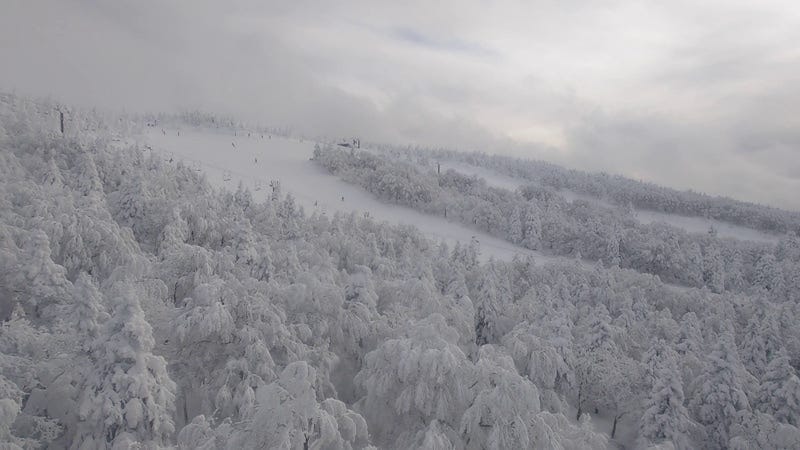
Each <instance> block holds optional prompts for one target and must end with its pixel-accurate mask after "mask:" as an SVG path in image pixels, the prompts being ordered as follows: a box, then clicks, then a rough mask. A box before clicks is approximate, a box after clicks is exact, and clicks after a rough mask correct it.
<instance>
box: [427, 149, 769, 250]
mask: <svg viewBox="0 0 800 450" xmlns="http://www.w3.org/2000/svg"><path fill="white" fill-rule="evenodd" d="M437 163H438V164H439V166H440V168H441V170H455V171H456V172H459V173H463V174H465V175H470V176H472V175H474V176H476V177H478V178H482V179H483V180H485V181H486V183H487V184H488V185H489V186H494V187H498V188H502V189H509V190H512V191H513V190H515V189H518V188H519V187H521V186H524V185H526V184H528V183H529V182H528V181H527V180H523V179H521V178H515V177H511V176H508V175H504V174H502V173H498V172H497V171H494V170H492V169H487V168H485V167H478V166H473V165H470V164H466V163H463V162H459V161H448V160H444V161H431V162H429V165H428V166H427V167H426V168H427V169H431V168H435V166H436V164H437ZM556 192H558V193H559V194H560V195H561V196H563V197H564V198H565V199H566V200H568V201H575V200H585V201H587V202H590V203H593V204H596V205H599V206H603V207H607V208H616V206H614V205H612V204H611V203H608V202H605V201H603V200H602V199H599V198H596V197H592V196H589V195H584V194H579V193H576V192H573V191H570V190H569V189H559V190H557V191H556ZM634 212H635V214H634V217H635V218H636V219H637V220H638V221H639V223H643V224H647V223H665V224H667V225H671V226H673V227H676V228H680V229H682V230H685V231H687V232H689V233H706V232H708V231H709V229H711V228H712V227H713V228H714V229H715V230H716V232H717V234H718V235H719V236H720V237H726V238H733V239H740V240H746V241H755V242H768V243H776V242H778V240H779V239H780V236H777V235H775V234H769V233H765V232H763V231H759V230H754V229H752V228H746V227H743V226H739V225H734V224H730V223H726V222H722V221H719V220H714V219H708V218H704V217H687V216H682V215H679V214H669V213H663V212H658V211H650V210H646V209H636V208H634Z"/></svg>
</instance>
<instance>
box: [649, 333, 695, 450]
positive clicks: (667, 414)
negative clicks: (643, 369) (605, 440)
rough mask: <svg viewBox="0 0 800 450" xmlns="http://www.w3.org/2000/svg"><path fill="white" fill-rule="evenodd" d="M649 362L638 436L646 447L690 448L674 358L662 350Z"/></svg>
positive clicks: (687, 416)
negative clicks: (649, 374) (649, 383)
mask: <svg viewBox="0 0 800 450" xmlns="http://www.w3.org/2000/svg"><path fill="white" fill-rule="evenodd" d="M653 359H654V360H655V361H654V364H653V366H654V367H653V368H652V375H653V382H652V387H651V388H650V393H649V395H648V396H647V398H646V400H645V402H644V405H643V408H644V412H643V414H642V416H641V418H640V419H639V436H640V438H641V439H642V440H643V441H644V442H645V443H648V444H662V443H665V442H668V443H671V444H672V446H673V447H674V448H675V449H676V450H682V449H690V448H692V443H691V441H690V439H689V436H690V427H691V419H690V418H689V411H688V410H687V409H686V407H685V406H684V400H685V398H684V395H683V386H682V379H681V373H680V370H679V369H678V361H677V359H678V355H677V354H676V353H675V352H674V351H673V350H671V349H669V348H668V347H662V349H661V351H660V352H658V354H657V355H654V356H653Z"/></svg>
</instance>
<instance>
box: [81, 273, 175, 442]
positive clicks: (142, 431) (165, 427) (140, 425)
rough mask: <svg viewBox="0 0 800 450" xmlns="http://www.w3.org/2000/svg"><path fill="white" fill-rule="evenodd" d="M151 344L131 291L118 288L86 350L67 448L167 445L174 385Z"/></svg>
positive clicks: (130, 289)
mask: <svg viewBox="0 0 800 450" xmlns="http://www.w3.org/2000/svg"><path fill="white" fill-rule="evenodd" d="M154 345H155V342H154V340H153V336H152V329H151V327H150V325H149V324H148V323H147V321H146V320H145V317H144V313H143V311H142V309H141V307H140V306H139V299H138V298H137V292H136V289H135V288H134V287H133V286H122V287H120V297H119V298H118V299H117V300H116V307H115V308H114V310H113V314H112V319H111V320H110V321H109V322H108V324H107V325H106V326H105V327H104V328H103V330H102V332H101V333H100V334H99V336H98V339H97V341H96V343H95V348H94V349H93V350H92V362H93V365H94V367H93V369H92V371H91V373H90V374H89V375H88V377H87V379H86V380H85V384H84V387H83V392H82V394H81V398H80V401H79V405H78V410H77V411H78V416H79V419H80V421H79V422H78V429H77V431H76V434H75V437H74V440H73V441H72V447H73V448H76V449H90V448H106V447H107V446H112V447H113V446H114V445H117V444H118V443H121V442H139V443H141V444H142V445H151V446H152V445H166V444H167V443H169V441H170V439H171V436H172V433H173V432H174V431H175V428H174V425H173V419H172V413H173V410H174V399H175V383H174V382H173V381H172V380H171V379H170V377H169V374H168V373H167V364H166V361H165V360H164V358H162V357H160V356H156V355H154V354H153V353H152V351H153V347H154Z"/></svg>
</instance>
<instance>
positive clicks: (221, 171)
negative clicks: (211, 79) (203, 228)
mask: <svg viewBox="0 0 800 450" xmlns="http://www.w3.org/2000/svg"><path fill="white" fill-rule="evenodd" d="M142 139H143V142H141V143H142V144H144V145H147V146H149V147H150V148H151V149H152V151H155V152H159V153H160V154H162V155H163V156H164V158H165V159H166V160H169V159H173V161H174V162H177V161H181V160H182V161H184V163H185V164H187V165H189V166H192V167H195V169H196V170H198V171H201V170H202V171H203V172H204V173H205V174H206V175H207V178H208V181H209V182H210V183H212V184H213V185H216V186H220V187H225V188H229V189H236V187H237V186H238V184H239V182H242V183H244V184H245V185H246V186H248V187H249V188H250V190H251V191H252V193H253V197H254V198H255V199H256V200H259V201H261V200H264V199H266V198H268V197H269V196H270V193H271V189H270V187H269V183H270V182H271V181H273V180H277V181H279V182H280V184H281V189H282V191H283V192H286V193H291V194H292V195H293V196H294V198H295V200H296V201H297V203H298V204H299V205H301V206H302V207H303V208H304V209H305V211H306V212H307V213H310V212H312V211H314V210H318V211H320V212H323V213H325V214H333V213H335V212H342V213H351V212H356V213H358V214H368V215H369V216H370V217H371V218H373V219H376V220H380V221H386V222H389V223H393V224H405V225H413V226H415V227H417V228H418V229H419V230H420V231H421V232H422V233H423V234H425V235H426V236H428V237H429V238H431V239H432V240H434V241H437V242H446V243H447V244H448V245H450V246H452V245H454V244H455V243H456V242H460V243H461V244H468V243H469V242H470V241H472V239H476V240H477V241H478V242H479V244H480V253H481V258H483V259H484V260H486V259H488V258H489V257H494V258H495V259H499V260H505V261H508V260H511V259H512V258H513V257H514V255H516V254H519V255H533V256H534V257H535V258H536V260H537V262H539V263H543V262H549V261H554V260H565V259H564V258H559V257H552V256H546V255H543V254H541V253H538V252H534V251H532V250H528V249H525V248H522V247H518V246H516V245H514V244H511V243H509V242H506V241H505V240H502V239H498V238H496V237H494V236H491V235H489V234H486V233H483V232H480V231H477V230H473V229H470V228H468V227H465V226H463V225H460V224H457V223H453V222H449V221H447V220H446V219H444V218H440V217H435V216H431V215H427V214H423V213H420V212H417V211H415V210H413V209H410V208H406V207H403V206H398V205H391V204H387V203H383V202H381V201H379V200H378V199H377V198H375V197H374V196H373V195H372V194H370V193H368V192H366V191H364V190H362V189H361V188H359V187H358V186H355V185H352V184H349V183H347V182H345V181H342V180H341V179H339V178H338V177H336V176H334V175H331V174H329V173H327V172H326V171H325V170H324V169H323V168H322V167H319V166H318V165H317V164H315V163H314V162H312V161H310V158H311V156H312V153H313V150H314V144H315V143H314V142H313V141H302V140H298V139H286V138H279V137H276V136H272V137H269V136H268V135H264V137H263V138H262V137H261V135H260V134H255V133H253V134H252V135H251V136H250V137H248V135H247V132H244V133H242V132H238V133H237V135H236V136H235V135H234V134H233V133H230V132H224V131H217V130H206V129H181V130H180V135H178V130H175V129H166V130H164V133H162V131H161V129H157V130H156V129H148V130H147V131H146V132H145V133H144V135H143V136H142Z"/></svg>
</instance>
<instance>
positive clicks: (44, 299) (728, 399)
mask: <svg viewBox="0 0 800 450" xmlns="http://www.w3.org/2000/svg"><path fill="white" fill-rule="evenodd" d="M53 111H55V105H52V104H50V103H48V102H46V101H32V100H28V99H24V98H19V97H15V96H9V95H6V96H2V97H0V193H1V194H0V202H1V204H0V447H2V448H9V449H15V448H25V449H28V448H72V449H107V448H114V449H127V448H148V449H150V448H178V449H218V448H219V449H224V448H228V449H272V448H282V449H342V450H344V449H365V448H388V449H416V448H423V449H485V448H486V449H523V448H537V449H585V448H605V447H606V446H614V445H618V443H619V442H622V440H621V438H620V435H621V434H625V435H626V442H628V443H629V444H630V445H631V446H633V447H635V448H642V449H693V448H732V449H750V448H800V428H798V426H800V423H798V422H800V379H798V376H797V370H798V369H800V328H798V327H797V322H798V318H800V303H799V302H800V298H798V297H799V296H800V287H798V285H797V284H793V283H797V281H796V280H795V279H794V274H796V273H798V270H797V269H798V267H800V240H798V238H797V237H796V236H793V235H790V236H787V237H786V238H784V239H783V240H782V241H781V242H780V243H779V244H778V245H766V244H755V243H744V242H737V241H733V240H725V239H720V238H718V237H716V236H712V235H702V236H699V235H691V234H688V233H684V232H682V231H680V230H676V229H672V228H669V227H665V226H656V225H653V226H640V225H636V224H634V223H633V222H632V221H630V220H629V219H628V218H627V217H626V216H625V215H624V214H621V213H620V211H604V210H602V209H601V208H599V207H596V206H593V205H591V204H587V203H580V202H576V203H573V204H570V203H567V202H564V201H563V200H561V199H559V198H557V197H555V196H553V195H551V192H550V191H548V190H547V189H536V188H534V187H530V188H526V189H523V190H521V191H520V192H510V191H502V190H497V189H494V188H489V187H487V186H485V184H482V183H481V182H479V181H478V180H476V179H474V178H470V177H463V176H460V175H458V174H456V173H452V172H451V173H444V174H442V176H441V177H438V178H437V177H435V176H434V177H431V176H428V175H427V174H425V173H422V172H420V171H418V170H417V169H415V168H413V167H412V166H410V165H398V164H397V163H396V161H393V162H391V163H389V162H387V161H385V160H382V159H381V158H379V157H376V156H370V155H367V154H362V153H358V152H353V153H352V154H351V153H350V151H349V150H348V151H341V152H340V151H338V150H334V149H332V148H325V147H324V146H323V147H322V148H320V150H319V151H318V152H316V153H315V159H316V160H317V163H321V164H323V165H324V166H325V167H326V168H328V169H329V170H331V171H333V172H335V173H337V174H341V175H342V176H345V177H346V178H348V179H350V180H351V181H355V182H357V183H359V184H360V185H362V186H363V187H365V188H366V189H368V190H370V191H371V192H374V193H375V194H376V195H378V196H380V197H381V198H384V199H386V200H388V201H392V202H396V203H402V204H404V205H409V206H412V207H414V208H418V209H421V210H423V211H426V212H430V213H434V214H444V212H443V210H444V208H447V217H448V218H453V220H458V221H462V222H465V223H468V224H471V225H472V226H474V227H477V228H480V229H484V230H487V231H489V232H491V233H493V234H496V235H498V236H502V237H504V238H507V239H509V240H511V241H512V242H515V243H520V244H522V245H523V246H525V247H528V248H534V249H540V248H543V249H548V250H549V251H552V252H554V253H558V254H569V255H573V256H576V258H575V260H574V261H572V262H564V263H557V264H546V265H541V264H536V263H535V261H534V260H533V259H532V258H531V257H527V258H523V257H520V258H515V259H514V260H512V261H509V262H504V261H496V260H494V259H489V260H488V261H486V262H482V261H483V260H482V259H481V258H479V252H480V248H479V246H478V245H477V244H475V243H473V244H472V245H457V246H455V247H450V248H448V247H447V246H446V245H444V244H439V243H436V242H432V241H430V240H429V239H427V238H425V237H424V236H423V235H421V234H420V233H419V232H418V231H417V230H416V229H414V228H412V227H408V226H392V225H389V224H387V223H379V222H376V221H373V220H371V219H369V218H365V217H363V216H362V215H355V214H352V215H340V214H336V215H333V216H326V215H324V214H321V213H319V212H316V211H315V212H314V213H312V214H307V213H306V212H305V211H303V209H302V208H300V207H298V206H297V203H296V202H295V201H294V199H293V197H292V196H291V193H285V194H284V193H276V195H274V196H273V197H272V198H271V199H268V200H266V201H263V202H256V201H255V200H254V199H253V196H252V195H251V193H250V192H249V191H248V190H247V189H245V188H244V187H242V186H240V187H239V189H237V190H235V191H226V190H219V189H216V188H213V187H211V185H210V184H209V183H208V182H207V180H206V179H205V178H204V176H203V175H202V174H200V173H198V172H196V171H195V170H193V169H191V168H190V167H188V166H186V165H184V164H182V163H180V162H170V161H166V160H165V159H164V158H163V157H161V156H159V155H158V154H156V153H155V152H153V151H150V150H148V149H147V148H145V147H142V146H138V145H136V144H131V145H127V144H125V142H126V141H125V137H126V136H129V135H130V134H132V133H136V132H137V130H140V129H141V128H143V127H145V126H146V123H147V120H148V119H146V118H134V117H129V116H111V115H101V114H98V113H95V112H92V111H82V110H72V111H71V114H70V120H71V122H70V124H71V126H70V127H69V128H68V129H67V130H66V133H65V134H63V135H62V134H61V133H60V132H59V131H58V127H57V126H54V123H56V122H55V120H56V119H55V118H54V115H53ZM173 119H174V120H178V118H173ZM198 120H200V121H201V122H203V123H206V124H207V121H208V120H212V119H211V118H204V117H201V116H198ZM197 124H198V123H195V125H197ZM230 126H234V124H230ZM114 144H115V145H114ZM309 164H313V163H311V162H309ZM631 195H634V194H633V193H632V194H631ZM794 225H796V223H795V224H794ZM579 257H583V258H590V259H594V260H596V261H598V262H597V263H595V264H586V263H585V262H582V261H581V260H580V259H579Z"/></svg>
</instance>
